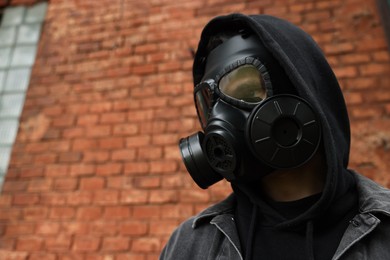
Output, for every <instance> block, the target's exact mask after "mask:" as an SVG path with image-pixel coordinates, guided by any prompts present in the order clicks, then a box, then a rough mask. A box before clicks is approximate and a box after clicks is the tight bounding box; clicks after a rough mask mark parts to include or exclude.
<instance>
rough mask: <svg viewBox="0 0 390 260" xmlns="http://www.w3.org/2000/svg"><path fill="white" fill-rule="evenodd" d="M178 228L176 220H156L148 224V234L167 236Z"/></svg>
mask: <svg viewBox="0 0 390 260" xmlns="http://www.w3.org/2000/svg"><path fill="white" fill-rule="evenodd" d="M177 226H178V222H177V220H158V221H153V222H151V223H150V231H149V232H150V233H151V234H154V235H165V236H168V235H170V234H171V233H172V231H173V230H175V229H176V228H177Z"/></svg>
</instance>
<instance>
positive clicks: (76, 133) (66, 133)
mask: <svg viewBox="0 0 390 260" xmlns="http://www.w3.org/2000/svg"><path fill="white" fill-rule="evenodd" d="M62 136H63V137H64V138H66V139H73V138H78V137H83V136H85V128H83V127H77V128H76V127H74V128H67V129H64V130H63V132H62Z"/></svg>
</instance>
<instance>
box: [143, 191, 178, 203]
mask: <svg viewBox="0 0 390 260" xmlns="http://www.w3.org/2000/svg"><path fill="white" fill-rule="evenodd" d="M178 199H179V198H178V193H177V191H174V190H152V191H150V198H149V202H150V203H172V202H177V201H178Z"/></svg>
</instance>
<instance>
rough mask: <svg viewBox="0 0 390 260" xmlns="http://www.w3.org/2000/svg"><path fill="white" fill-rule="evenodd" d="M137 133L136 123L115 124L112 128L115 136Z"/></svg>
mask: <svg viewBox="0 0 390 260" xmlns="http://www.w3.org/2000/svg"><path fill="white" fill-rule="evenodd" d="M137 133H138V125H136V124H116V125H114V128H113V134H114V135H115V136H131V135H135V134H137Z"/></svg>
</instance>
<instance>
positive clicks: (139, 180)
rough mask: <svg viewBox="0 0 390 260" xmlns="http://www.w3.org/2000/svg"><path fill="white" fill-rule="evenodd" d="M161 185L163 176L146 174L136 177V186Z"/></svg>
mask: <svg viewBox="0 0 390 260" xmlns="http://www.w3.org/2000/svg"><path fill="white" fill-rule="evenodd" d="M160 185H161V177H158V176H147V177H146V176H145V177H136V178H134V187H136V188H158V187H160Z"/></svg>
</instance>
